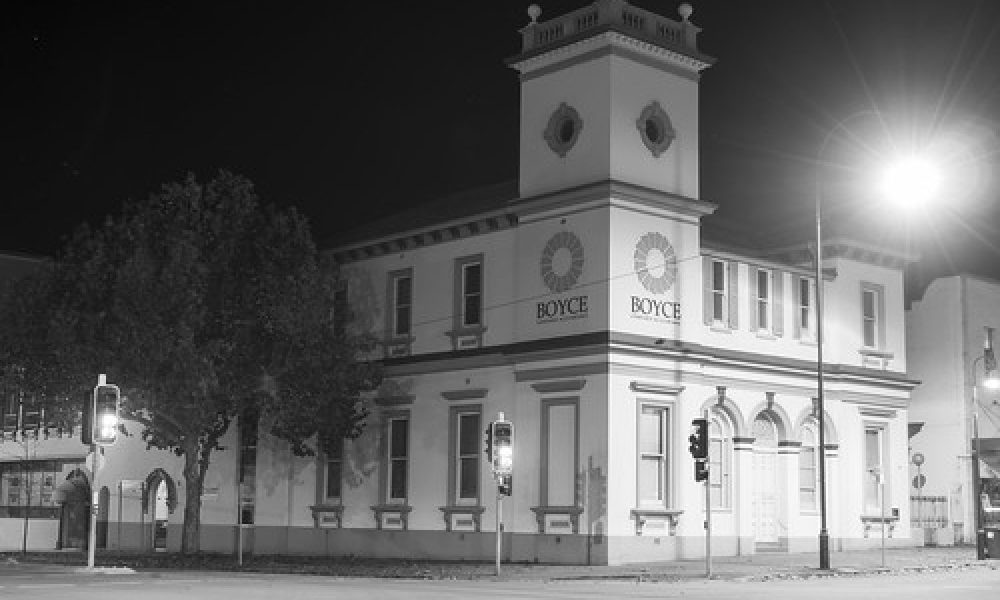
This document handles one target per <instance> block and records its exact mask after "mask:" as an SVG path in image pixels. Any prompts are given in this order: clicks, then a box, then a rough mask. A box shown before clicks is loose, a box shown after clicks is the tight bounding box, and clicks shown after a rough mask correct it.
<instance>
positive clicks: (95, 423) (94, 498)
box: [83, 373, 121, 569]
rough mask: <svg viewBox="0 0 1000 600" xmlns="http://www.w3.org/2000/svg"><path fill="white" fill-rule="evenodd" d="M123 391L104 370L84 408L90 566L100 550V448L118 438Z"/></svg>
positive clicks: (90, 566) (89, 566)
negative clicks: (88, 483)
mask: <svg viewBox="0 0 1000 600" xmlns="http://www.w3.org/2000/svg"><path fill="white" fill-rule="evenodd" d="M120 399H121V390H119V389H118V386H116V385H112V384H109V383H108V379H107V376H106V375H105V374H104V373H101V374H100V375H98V376H97V385H96V386H95V387H94V394H93V396H92V397H91V398H90V401H89V406H86V407H85V410H86V411H87V412H88V413H89V418H87V419H85V423H84V429H86V430H87V431H84V432H83V435H84V436H85V438H84V440H83V443H84V444H86V443H87V442H89V443H90V456H91V463H90V465H91V466H90V528H89V529H90V531H89V533H88V535H87V568H88V569H93V568H94V555H95V553H96V550H97V516H98V513H99V512H100V499H101V496H100V490H101V486H100V485H98V483H97V481H98V479H97V476H98V470H99V469H100V461H99V460H98V456H97V453H98V450H99V449H100V448H103V447H104V446H110V445H112V444H114V443H115V439H117V437H118V434H117V429H118V423H119V420H118V411H119V401H120Z"/></svg>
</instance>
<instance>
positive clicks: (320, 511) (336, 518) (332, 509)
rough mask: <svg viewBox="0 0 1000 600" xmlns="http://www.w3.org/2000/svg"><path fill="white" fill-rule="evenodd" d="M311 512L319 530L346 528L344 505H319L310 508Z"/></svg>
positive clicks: (337, 503)
mask: <svg viewBox="0 0 1000 600" xmlns="http://www.w3.org/2000/svg"><path fill="white" fill-rule="evenodd" d="M334 502H336V501H334ZM309 510H311V511H312V515H313V521H314V522H315V524H316V527H317V528H331V529H340V528H341V527H343V526H344V505H343V504H341V503H339V502H336V503H333V504H317V505H315V506H310V507H309Z"/></svg>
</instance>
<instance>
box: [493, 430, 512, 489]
mask: <svg viewBox="0 0 1000 600" xmlns="http://www.w3.org/2000/svg"><path fill="white" fill-rule="evenodd" d="M492 428H493V434H492V438H493V440H492V445H493V473H494V474H495V475H497V476H498V477H499V476H502V475H510V473H511V472H512V471H513V470H514V424H513V423H511V422H510V421H493V423H492Z"/></svg>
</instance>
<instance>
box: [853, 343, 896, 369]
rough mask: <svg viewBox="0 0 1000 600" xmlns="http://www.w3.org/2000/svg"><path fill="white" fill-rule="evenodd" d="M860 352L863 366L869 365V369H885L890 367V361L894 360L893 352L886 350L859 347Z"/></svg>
mask: <svg viewBox="0 0 1000 600" xmlns="http://www.w3.org/2000/svg"><path fill="white" fill-rule="evenodd" d="M858 354H860V355H861V366H862V367H867V368H869V369H881V370H883V371H884V370H886V369H888V368H889V362H890V361H892V359H893V357H894V355H893V353H892V352H886V351H885V350H879V349H877V348H868V347H862V348H859V349H858Z"/></svg>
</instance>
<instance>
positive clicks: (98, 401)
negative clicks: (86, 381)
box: [84, 385, 120, 446]
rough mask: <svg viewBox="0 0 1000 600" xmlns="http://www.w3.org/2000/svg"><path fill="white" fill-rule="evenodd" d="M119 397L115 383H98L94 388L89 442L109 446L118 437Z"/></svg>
mask: <svg viewBox="0 0 1000 600" xmlns="http://www.w3.org/2000/svg"><path fill="white" fill-rule="evenodd" d="M119 398H120V392H119V391H118V386H116V385H98V386H97V387H95V388H94V401H93V413H92V415H93V416H92V417H91V420H90V431H91V434H90V435H91V437H90V443H91V444H97V445H98V446H110V445H112V444H114V443H115V440H116V439H117V438H118V422H119V421H118V411H119V406H118V405H119ZM84 443H87V440H84Z"/></svg>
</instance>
